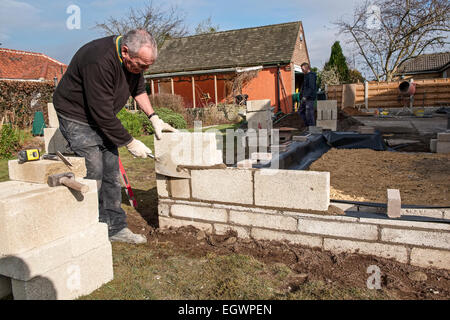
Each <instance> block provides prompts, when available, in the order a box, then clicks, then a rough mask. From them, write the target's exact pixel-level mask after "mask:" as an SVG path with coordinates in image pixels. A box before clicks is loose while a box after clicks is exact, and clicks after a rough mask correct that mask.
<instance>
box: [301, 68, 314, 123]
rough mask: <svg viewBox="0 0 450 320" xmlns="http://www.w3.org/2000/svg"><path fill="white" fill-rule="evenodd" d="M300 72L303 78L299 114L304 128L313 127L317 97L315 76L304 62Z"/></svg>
mask: <svg viewBox="0 0 450 320" xmlns="http://www.w3.org/2000/svg"><path fill="white" fill-rule="evenodd" d="M301 67H302V71H303V73H304V74H305V76H304V78H303V85H302V91H301V93H300V94H301V96H302V99H301V102H300V108H299V113H300V117H301V118H302V120H303V122H304V123H305V126H307V127H309V126H314V125H315V123H316V121H315V117H314V101H315V100H316V95H317V85H316V79H317V77H316V74H315V73H314V72H312V71H311V68H310V66H309V63H307V62H304V63H302V65H301Z"/></svg>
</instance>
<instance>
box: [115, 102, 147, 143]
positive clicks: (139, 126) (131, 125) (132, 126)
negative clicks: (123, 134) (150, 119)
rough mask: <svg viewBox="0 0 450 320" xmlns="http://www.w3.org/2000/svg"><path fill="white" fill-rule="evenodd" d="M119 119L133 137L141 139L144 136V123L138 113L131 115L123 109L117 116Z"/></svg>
mask: <svg viewBox="0 0 450 320" xmlns="http://www.w3.org/2000/svg"><path fill="white" fill-rule="evenodd" d="M117 118H118V119H119V120H120V122H122V125H123V126H124V127H125V129H126V130H127V131H128V132H129V133H130V134H131V135H132V136H133V137H139V136H141V135H143V134H144V127H143V122H142V119H141V118H140V117H139V116H138V112H137V113H131V112H129V111H127V110H126V109H125V108H123V109H122V110H120V112H119V113H118V114H117Z"/></svg>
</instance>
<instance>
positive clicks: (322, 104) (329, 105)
mask: <svg viewBox="0 0 450 320" xmlns="http://www.w3.org/2000/svg"><path fill="white" fill-rule="evenodd" d="M337 116H338V111H337V100H318V101H317V120H337Z"/></svg>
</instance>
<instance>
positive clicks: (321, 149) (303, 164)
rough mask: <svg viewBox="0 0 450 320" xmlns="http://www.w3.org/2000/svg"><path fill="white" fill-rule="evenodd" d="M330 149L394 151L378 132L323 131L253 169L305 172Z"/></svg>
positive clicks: (295, 143)
mask: <svg viewBox="0 0 450 320" xmlns="http://www.w3.org/2000/svg"><path fill="white" fill-rule="evenodd" d="M331 148H337V149H372V150H375V151H395V150H394V149H392V148H389V147H388V146H386V144H385V143H384V140H383V138H382V136H381V133H380V132H379V131H375V133H373V134H360V133H357V132H336V131H325V132H324V133H322V134H313V135H310V136H309V137H308V140H307V141H305V142H300V141H294V142H292V143H291V144H290V145H289V150H287V151H286V152H282V153H280V154H279V155H278V156H276V158H274V159H272V161H271V162H270V163H266V164H255V165H253V167H254V168H271V167H272V168H280V169H286V170H307V169H308V168H309V166H310V165H311V164H312V163H313V162H314V161H316V160H317V159H319V158H320V157H321V156H322V155H324V154H325V153H327V152H328V150H330V149H331Z"/></svg>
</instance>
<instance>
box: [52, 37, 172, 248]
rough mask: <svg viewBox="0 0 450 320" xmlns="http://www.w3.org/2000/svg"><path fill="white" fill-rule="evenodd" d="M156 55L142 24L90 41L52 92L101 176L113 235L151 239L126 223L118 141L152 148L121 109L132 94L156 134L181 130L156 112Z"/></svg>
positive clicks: (134, 150)
mask: <svg viewBox="0 0 450 320" xmlns="http://www.w3.org/2000/svg"><path fill="white" fill-rule="evenodd" d="M156 58H157V46H156V42H155V40H154V39H153V37H152V36H151V35H150V34H149V33H148V32H147V31H145V30H142V29H137V30H131V31H130V32H128V33H127V34H126V35H124V36H110V37H106V38H101V39H97V40H94V41H91V42H89V43H87V44H86V45H84V46H83V47H81V48H80V49H79V50H78V51H77V52H76V53H75V55H74V57H73V58H72V61H71V62H70V64H69V67H68V68H67V71H66V73H65V74H64V76H63V78H62V79H61V81H60V83H59V85H58V87H57V88H56V91H55V93H54V95H53V103H54V105H55V109H56V112H57V114H58V119H59V123H60V130H61V133H62V134H63V136H64V137H65V138H66V139H67V141H68V142H69V146H70V148H71V149H72V150H73V151H74V153H75V154H76V155H77V156H81V157H84V158H85V160H86V169H87V176H86V178H87V179H94V180H97V186H98V197H99V220H100V222H104V223H107V224H108V228H109V236H110V240H111V241H122V242H130V243H144V242H146V238H145V237H144V236H142V235H139V234H134V233H133V232H131V230H129V229H128V228H127V223H126V214H125V212H124V210H123V209H122V208H121V203H122V193H121V185H120V171H119V163H118V156H119V154H118V147H122V146H126V147H127V149H128V151H129V152H130V153H131V154H133V155H134V156H136V157H141V158H146V157H147V155H148V154H149V153H151V150H150V149H149V148H148V147H147V146H146V145H145V144H144V143H142V142H141V141H139V140H136V139H134V138H133V137H132V136H131V135H130V134H129V133H128V131H127V130H126V129H125V128H124V127H123V125H122V123H121V122H120V120H119V119H117V117H116V115H117V113H118V112H119V111H120V110H121V109H122V107H123V106H124V105H125V104H126V102H127V100H128V98H129V97H130V96H132V97H133V98H134V99H135V100H136V101H137V103H138V104H139V107H140V108H141V109H142V110H143V112H145V113H146V114H147V115H148V117H149V119H150V122H151V123H152V125H153V128H154V129H155V136H156V138H157V139H160V138H161V133H162V131H163V130H165V131H173V132H174V131H176V129H174V128H172V127H171V126H170V125H168V124H167V123H164V122H163V121H162V120H161V119H159V117H158V115H156V114H155V113H154V111H153V108H152V106H151V104H150V100H149V98H148V96H147V93H146V90H145V80H144V77H143V72H144V71H145V70H146V69H148V67H149V66H150V65H151V64H153V63H154V61H155V60H156Z"/></svg>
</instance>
